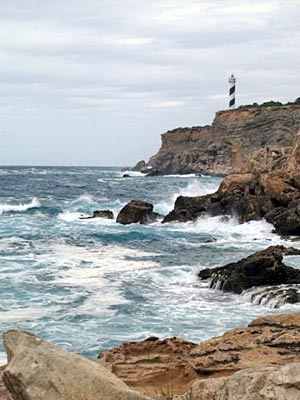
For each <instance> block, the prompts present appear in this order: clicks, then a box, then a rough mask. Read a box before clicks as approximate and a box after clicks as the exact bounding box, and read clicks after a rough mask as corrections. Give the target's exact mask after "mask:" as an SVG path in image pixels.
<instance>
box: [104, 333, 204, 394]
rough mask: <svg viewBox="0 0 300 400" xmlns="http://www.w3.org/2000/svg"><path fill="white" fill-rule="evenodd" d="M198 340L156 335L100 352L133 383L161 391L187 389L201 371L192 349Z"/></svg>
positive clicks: (108, 364) (150, 391)
mask: <svg viewBox="0 0 300 400" xmlns="http://www.w3.org/2000/svg"><path fill="white" fill-rule="evenodd" d="M196 346H197V345H196V344H194V343H190V342H187V341H185V340H182V339H179V338H170V339H165V340H159V339H158V338H155V337H152V338H149V339H146V340H143V341H142V342H138V343H137V342H127V343H123V344H122V345H121V346H120V347H118V348H116V349H112V350H110V351H107V352H105V353H102V354H100V355H99V356H98V357H99V362H101V363H103V364H104V365H105V366H106V367H107V368H109V369H110V370H111V371H112V372H113V373H115V374H116V375H117V376H118V377H119V378H121V379H122V380H123V381H124V382H125V383H127V384H128V385H129V386H130V387H134V388H135V389H136V390H139V391H142V392H145V393H148V394H149V395H157V394H159V393H162V392H165V393H166V392H167V391H168V389H170V390H171V388H172V392H173V393H176V394H177V393H184V392H186V391H187V390H188V388H189V387H190V385H191V382H193V381H195V379H197V378H198V374H197V373H196V372H195V370H194V369H193V367H191V365H190V362H189V353H190V351H191V350H192V349H193V348H194V347H196Z"/></svg>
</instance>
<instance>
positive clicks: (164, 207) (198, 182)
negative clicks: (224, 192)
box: [155, 178, 219, 214]
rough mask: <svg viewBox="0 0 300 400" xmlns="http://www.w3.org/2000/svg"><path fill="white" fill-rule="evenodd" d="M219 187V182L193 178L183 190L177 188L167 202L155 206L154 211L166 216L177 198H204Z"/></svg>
mask: <svg viewBox="0 0 300 400" xmlns="http://www.w3.org/2000/svg"><path fill="white" fill-rule="evenodd" d="M218 187H219V180H216V179H214V180H212V181H208V180H206V179H205V180H203V179H201V178H194V179H193V180H192V181H191V182H190V183H189V184H188V185H187V186H185V187H184V188H178V190H177V191H176V192H175V193H173V195H172V196H171V197H170V198H169V199H168V200H167V201H162V202H160V203H158V204H156V206H155V211H157V212H159V213H161V214H168V213H169V212H170V211H171V210H172V209H173V207H174V204H175V201H176V199H177V197H179V196H188V197H194V196H204V195H206V194H209V193H213V192H215V191H216V190H217V189H218Z"/></svg>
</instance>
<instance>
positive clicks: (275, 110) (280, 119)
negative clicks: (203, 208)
mask: <svg viewBox="0 0 300 400" xmlns="http://www.w3.org/2000/svg"><path fill="white" fill-rule="evenodd" d="M299 126H300V107H299V106H297V105H288V106H281V107H258V108H246V109H236V110H226V111H219V112H217V113H216V116H215V119H214V121H213V123H212V125H207V126H203V127H201V126H195V127H191V128H176V129H173V130H170V131H168V132H166V133H163V134H162V135H161V142H162V143H161V148H160V150H159V151H158V153H157V154H155V155H154V156H153V157H151V158H150V160H149V161H148V163H147V164H146V167H151V168H152V170H153V171H156V174H188V173H195V172H196V173H201V172H202V173H208V174H217V175H218V174H219V175H228V174H235V173H240V172H242V171H243V170H245V168H246V167H247V165H248V163H249V162H250V160H253V158H254V159H257V155H255V156H253V155H254V153H255V152H256V151H258V150H260V149H262V148H265V149H266V150H267V149H268V151H267V152H268V154H265V155H264V156H263V158H266V160H265V162H266V164H267V165H268V166H269V165H271V164H272V163H273V162H275V161H276V158H277V151H278V152H279V153H280V151H281V149H282V148H286V147H290V146H292V144H293V141H294V139H295V135H296V134H297V131H298V129H299ZM252 164H253V162H252ZM254 164H255V162H254ZM142 167H143V168H144V169H145V165H143V166H142ZM258 169H259V170H261V167H259V168H258Z"/></svg>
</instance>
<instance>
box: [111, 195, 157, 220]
mask: <svg viewBox="0 0 300 400" xmlns="http://www.w3.org/2000/svg"><path fill="white" fill-rule="evenodd" d="M160 217H162V216H160V214H157V213H155V212H153V204H151V203H148V202H147V201H142V200H131V201H130V202H129V203H127V204H126V206H124V207H123V208H122V210H121V211H120V212H119V214H118V216H117V222H118V223H119V224H123V225H128V224H133V223H140V224H146V223H148V222H154V221H156V220H157V219H158V218H160Z"/></svg>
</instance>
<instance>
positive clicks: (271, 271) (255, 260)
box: [198, 246, 300, 302]
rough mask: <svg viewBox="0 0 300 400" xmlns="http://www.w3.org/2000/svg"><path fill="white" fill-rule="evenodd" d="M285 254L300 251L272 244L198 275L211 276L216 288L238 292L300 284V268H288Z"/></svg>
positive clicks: (298, 253) (299, 251) (212, 284)
mask: <svg viewBox="0 0 300 400" xmlns="http://www.w3.org/2000/svg"><path fill="white" fill-rule="evenodd" d="M284 255H300V250H297V249H294V248H292V247H289V248H285V247H284V246H271V247H268V248H267V249H266V250H262V251H258V252H257V253H254V254H252V255H250V256H249V257H247V258H243V259H242V260H240V261H238V262H236V263H230V264H228V265H225V266H223V267H217V268H210V269H204V270H202V271H200V272H199V274H198V276H199V277H200V278H201V279H210V287H212V288H217V289H220V290H223V291H225V292H226V291H227V292H233V293H238V294H240V293H242V291H243V290H246V289H249V288H251V287H253V286H266V285H268V286H271V285H281V284H300V270H298V269H294V268H292V267H287V266H286V265H285V264H284V263H283V261H282V260H283V256H284ZM274 295H275V293H274ZM289 299H290V300H293V299H294V298H293V296H292V297H290V298H289V297H287V301H288V300H289ZM293 302H294V301H293Z"/></svg>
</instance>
